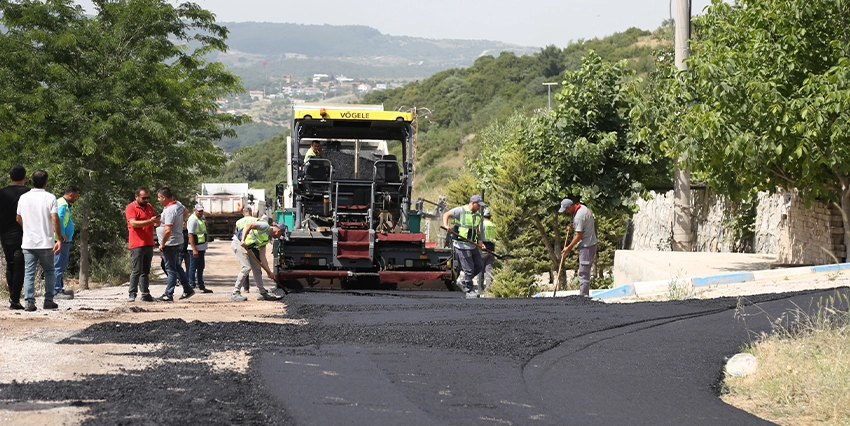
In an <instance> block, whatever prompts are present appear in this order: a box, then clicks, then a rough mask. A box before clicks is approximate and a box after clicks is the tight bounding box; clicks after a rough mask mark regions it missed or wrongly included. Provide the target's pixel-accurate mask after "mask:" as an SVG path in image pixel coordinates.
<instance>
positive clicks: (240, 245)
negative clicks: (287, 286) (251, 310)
mask: <svg viewBox="0 0 850 426" xmlns="http://www.w3.org/2000/svg"><path fill="white" fill-rule="evenodd" d="M282 234H283V230H281V228H279V227H277V226H272V225H269V223H268V222H266V221H262V220H260V221H256V222H250V223H248V224H246V225H245V227H244V228H242V232H241V233H240V234H237V236H238V239H237V238H234V239H233V243H232V244H231V248H232V249H233V252H234V253H236V257H237V258H238V259H239V263H240V264H241V265H242V269H241V270H240V271H239V276H237V277H236V286H235V288H234V290H233V294H232V295H231V296H230V300H232V301H234V302H244V301H245V300H248V299H247V298H246V297H245V296H243V295H242V293H241V292H240V289H241V287H242V280H243V278H245V277H246V276H247V275H248V273H249V272H250V273H251V274H252V275H254V284H255V285H256V286H257V290H258V291H259V292H260V295H259V297H258V298H257V300H268V301H276V300H280V298H279V297H277V296H275V295H273V294H270V293H269V291H268V290H266V288H265V287H264V286H263V272H262V270H261V268H262V269H265V270H266V272H267V273H268V276H269V278H270V279H272V280H274V279H275V276H274V274H273V273H272V272H271V269H270V268H269V266H268V264H269V263H268V261H267V260H266V246H267V245H268V244H269V241H271V239H277V238H280V236H281V235H282ZM249 250H250V252H249Z"/></svg>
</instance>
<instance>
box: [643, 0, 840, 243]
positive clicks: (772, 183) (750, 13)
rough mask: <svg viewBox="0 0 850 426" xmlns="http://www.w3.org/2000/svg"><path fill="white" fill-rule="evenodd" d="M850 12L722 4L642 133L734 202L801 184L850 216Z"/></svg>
mask: <svg viewBox="0 0 850 426" xmlns="http://www.w3.org/2000/svg"><path fill="white" fill-rule="evenodd" d="M848 14H850V5H848V2H847V1H845V0H838V1H823V2H807V1H803V0H789V1H782V2H777V1H770V0H742V1H741V2H740V4H739V5H737V6H732V5H729V4H727V3H725V2H721V1H718V0H715V1H714V2H713V4H712V6H711V7H710V8H709V9H708V10H707V11H706V13H705V14H704V15H702V16H700V17H699V18H697V19H696V21H695V25H696V28H697V30H698V31H697V32H696V36H697V37H696V39H695V40H693V41H692V44H691V57H690V59H689V60H688V62H687V64H688V66H689V68H690V71H688V72H685V73H680V74H677V73H674V72H672V71H665V72H664V75H662V76H660V77H661V78H659V79H657V80H656V81H657V83H658V85H657V87H658V93H657V94H656V95H655V96H654V97H655V100H657V101H659V102H658V103H652V104H649V105H645V106H644V107H642V108H640V109H639V110H637V111H636V112H635V116H636V117H637V118H639V119H641V120H642V127H643V129H642V130H641V131H640V134H641V137H642V139H646V140H650V139H652V138H653V137H654V136H655V135H657V134H658V132H657V130H658V129H661V130H662V132H664V133H665V134H667V135H669V138H667V139H666V140H663V141H662V140H657V141H656V142H657V143H658V144H659V146H660V147H661V148H662V149H665V150H667V151H668V152H671V153H672V154H673V155H680V154H685V155H686V156H687V159H688V162H689V165H690V167H691V168H692V170H693V171H694V172H697V173H702V174H703V175H704V177H705V179H706V180H707V182H708V183H709V184H710V185H711V186H712V188H713V189H714V190H716V191H717V192H719V193H720V194H723V195H727V196H730V197H731V198H732V199H733V200H742V199H746V195H747V194H748V193H749V192H750V191H752V190H769V191H770V190H774V189H775V188H777V187H781V188H786V189H791V188H796V189H798V190H799V191H800V195H801V196H802V197H803V199H804V200H805V202H806V203H811V202H812V201H815V200H825V201H830V202H838V203H840V205H841V207H842V208H843V210H844V211H845V212H850V143H848V135H850V112H848V111H850V58H848V53H850V42H849V41H848V38H850V28H848V19H850V16H848ZM844 227H845V229H850V223H848V222H847V219H846V217H845V222H844ZM845 247H846V249H847V253H846V254H850V236H845Z"/></svg>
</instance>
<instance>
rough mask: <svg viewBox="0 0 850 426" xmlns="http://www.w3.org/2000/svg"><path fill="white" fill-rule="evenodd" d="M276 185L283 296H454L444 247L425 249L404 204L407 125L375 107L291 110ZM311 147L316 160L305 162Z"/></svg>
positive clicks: (408, 177)
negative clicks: (362, 292) (419, 292)
mask: <svg viewBox="0 0 850 426" xmlns="http://www.w3.org/2000/svg"><path fill="white" fill-rule="evenodd" d="M293 110H294V111H293V117H294V118H293V124H292V132H291V137H290V139H289V143H288V146H287V159H288V160H287V164H288V170H287V182H285V183H283V182H282V183H281V184H279V185H278V186H277V190H276V196H277V197H278V201H277V203H276V204H277V205H278V206H280V208H279V209H278V210H276V211H275V215H276V221H277V222H280V223H283V224H285V225H286V227H287V233H286V237H285V240H284V241H282V242H279V243H278V244H276V246H275V250H274V252H275V253H274V254H275V273H276V275H277V278H278V282H279V283H282V284H283V285H284V286H286V287H288V288H292V289H326V288H327V289H353V288H369V289H432V290H433V289H443V290H445V289H453V288H454V287H453V285H452V271H451V270H450V260H451V257H452V253H451V250H450V249H446V248H437V247H430V246H426V235H425V233H423V232H422V230H421V229H420V225H421V224H420V221H421V219H422V214H421V212H420V211H418V210H415V209H414V208H412V206H411V191H412V186H413V182H412V172H413V158H412V156H411V153H412V138H413V133H412V126H411V124H412V121H413V116H412V114H411V113H408V112H398V111H384V109H383V107H382V106H381V105H314V104H299V105H296V106H294V107H293ZM314 141H318V142H319V144H320V146H321V150H322V156H321V158H319V157H312V158H310V160H309V161H306V162H305V161H304V156H305V154H306V152H307V150H308V149H310V146H311V144H312V143H313V142H314Z"/></svg>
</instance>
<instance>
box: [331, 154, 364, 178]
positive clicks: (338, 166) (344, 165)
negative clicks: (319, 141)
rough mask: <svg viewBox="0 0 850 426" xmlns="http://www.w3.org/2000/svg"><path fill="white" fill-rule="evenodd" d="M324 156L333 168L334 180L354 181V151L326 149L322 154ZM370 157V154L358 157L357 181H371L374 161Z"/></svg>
mask: <svg viewBox="0 0 850 426" xmlns="http://www.w3.org/2000/svg"><path fill="white" fill-rule="evenodd" d="M324 155H325V158H327V159H328V160H330V161H331V164H332V165H333V167H334V179H354V159H355V154H354V151H350V150H345V149H343V150H338V151H337V150H330V149H328V150H326V151H325V152H324ZM370 157H371V153H368V154H361V155H360V177H359V178H358V179H364V180H372V175H373V174H374V166H375V161H374V160H373V159H371V158H370Z"/></svg>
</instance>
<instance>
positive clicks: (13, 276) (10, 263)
mask: <svg viewBox="0 0 850 426" xmlns="http://www.w3.org/2000/svg"><path fill="white" fill-rule="evenodd" d="M3 254H4V255H5V256H6V283H7V285H8V286H9V301H10V302H12V303H20V301H21V291H23V289H24V270H25V269H26V265H25V263H24V251H23V250H22V249H21V246H20V245H17V246H15V245H6V244H3Z"/></svg>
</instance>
